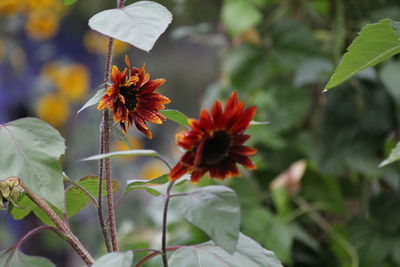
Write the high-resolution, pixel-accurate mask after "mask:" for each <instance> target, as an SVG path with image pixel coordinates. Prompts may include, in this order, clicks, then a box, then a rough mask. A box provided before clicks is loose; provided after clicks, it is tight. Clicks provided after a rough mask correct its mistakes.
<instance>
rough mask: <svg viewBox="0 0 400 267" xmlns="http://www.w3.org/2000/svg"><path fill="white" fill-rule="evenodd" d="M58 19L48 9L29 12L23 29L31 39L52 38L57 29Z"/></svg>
mask: <svg viewBox="0 0 400 267" xmlns="http://www.w3.org/2000/svg"><path fill="white" fill-rule="evenodd" d="M58 24H59V20H58V18H57V16H56V15H55V14H54V13H53V12H51V11H49V10H35V11H33V12H30V13H29V15H28V18H27V20H26V23H25V30H26V33H27V34H28V36H29V37H31V38H32V39H35V40H38V41H43V40H47V39H50V38H52V37H53V36H54V35H55V34H56V33H57V31H58V26H59V25H58Z"/></svg>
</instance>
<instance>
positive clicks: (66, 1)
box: [64, 0, 77, 6]
mask: <svg viewBox="0 0 400 267" xmlns="http://www.w3.org/2000/svg"><path fill="white" fill-rule="evenodd" d="M76 1H77V0H64V5H66V6H70V5H72V4H73V3H75V2H76Z"/></svg>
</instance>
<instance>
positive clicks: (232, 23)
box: [222, 1, 262, 36]
mask: <svg viewBox="0 0 400 267" xmlns="http://www.w3.org/2000/svg"><path fill="white" fill-rule="evenodd" d="M222 20H223V22H224V24H225V27H226V28H227V30H228V32H229V33H230V34H231V35H232V36H237V35H239V34H241V33H243V32H244V31H246V30H247V29H249V28H251V27H254V26H256V25H257V24H258V23H260V22H261V20H262V14H261V12H260V11H259V10H258V9H257V7H256V6H255V5H254V4H252V3H251V2H248V1H229V2H226V1H225V4H224V7H223V8H222Z"/></svg>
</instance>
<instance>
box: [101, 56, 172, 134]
mask: <svg viewBox="0 0 400 267" xmlns="http://www.w3.org/2000/svg"><path fill="white" fill-rule="evenodd" d="M125 63H126V66H127V67H128V68H125V69H124V71H123V72H122V73H121V72H120V71H119V70H118V67H117V66H113V68H112V81H113V84H112V85H111V86H110V87H108V89H107V91H106V93H105V94H104V95H103V97H102V98H101V99H100V102H99V105H98V106H97V109H98V110H102V109H105V108H108V109H109V110H111V111H112V112H113V118H114V122H115V123H119V124H120V125H121V128H122V130H123V132H124V133H126V129H127V128H129V127H130V126H131V125H132V122H134V123H135V125H136V127H137V128H138V130H139V131H141V132H142V133H144V134H145V135H146V136H147V137H148V138H150V139H151V138H152V133H151V131H150V129H149V128H148V127H147V124H146V121H149V122H153V123H157V124H162V123H163V122H164V121H166V118H165V116H164V115H162V114H161V113H160V112H159V111H160V110H162V109H164V108H165V106H164V105H165V104H168V103H169V102H171V100H169V98H168V97H165V96H163V95H160V94H157V93H154V91H155V90H156V89H157V88H158V87H159V86H161V85H162V84H164V82H165V79H155V80H150V74H149V73H146V71H145V68H144V66H142V67H141V68H140V69H138V68H135V67H131V63H130V60H129V58H128V56H125Z"/></svg>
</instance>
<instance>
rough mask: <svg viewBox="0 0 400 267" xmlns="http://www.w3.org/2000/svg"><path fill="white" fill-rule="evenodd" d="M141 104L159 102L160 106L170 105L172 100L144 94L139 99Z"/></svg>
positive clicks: (161, 96) (153, 94)
mask: <svg viewBox="0 0 400 267" xmlns="http://www.w3.org/2000/svg"><path fill="white" fill-rule="evenodd" d="M139 102H157V103H158V104H168V103H170V102H171V100H170V99H169V98H168V97H166V96H163V95H160V94H157V93H150V94H142V95H140V97H139Z"/></svg>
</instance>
